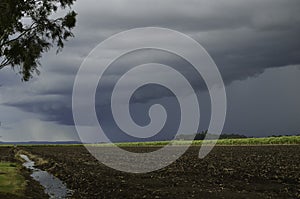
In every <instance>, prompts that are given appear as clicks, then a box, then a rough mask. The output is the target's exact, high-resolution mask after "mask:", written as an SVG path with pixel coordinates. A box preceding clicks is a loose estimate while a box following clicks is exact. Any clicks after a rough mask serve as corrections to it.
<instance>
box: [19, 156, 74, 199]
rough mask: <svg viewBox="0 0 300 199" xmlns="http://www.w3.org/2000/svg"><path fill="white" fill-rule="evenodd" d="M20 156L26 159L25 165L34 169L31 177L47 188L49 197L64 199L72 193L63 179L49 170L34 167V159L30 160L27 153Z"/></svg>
mask: <svg viewBox="0 0 300 199" xmlns="http://www.w3.org/2000/svg"><path fill="white" fill-rule="evenodd" d="M20 156H21V158H22V159H24V160H25V161H26V162H25V163H23V166H24V167H26V168H28V169H30V170H31V171H32V174H31V177H32V178H33V179H34V180H36V181H38V182H39V183H40V184H41V185H42V186H43V187H44V188H45V193H46V194H48V195H49V198H51V199H52V198H57V199H64V198H67V197H70V196H71V195H72V193H73V192H72V190H70V189H68V188H67V187H66V185H65V184H64V183H63V182H62V181H61V180H59V179H58V178H57V177H55V176H53V175H52V174H50V173H48V172H47V171H43V170H41V169H38V168H36V167H34V161H32V160H30V159H29V158H28V156H27V155H20Z"/></svg>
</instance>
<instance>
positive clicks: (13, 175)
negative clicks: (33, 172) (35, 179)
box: [0, 162, 26, 195]
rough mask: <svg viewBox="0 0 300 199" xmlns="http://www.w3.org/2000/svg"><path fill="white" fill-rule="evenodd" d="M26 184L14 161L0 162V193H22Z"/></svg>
mask: <svg viewBox="0 0 300 199" xmlns="http://www.w3.org/2000/svg"><path fill="white" fill-rule="evenodd" d="M25 186H26V182H25V178H24V177H23V176H22V175H21V174H20V168H19V167H18V166H17V165H16V164H15V163H10V162H0V193H1V194H13V195H22V193H23V191H24V189H25Z"/></svg>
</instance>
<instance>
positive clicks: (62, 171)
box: [22, 146, 300, 198]
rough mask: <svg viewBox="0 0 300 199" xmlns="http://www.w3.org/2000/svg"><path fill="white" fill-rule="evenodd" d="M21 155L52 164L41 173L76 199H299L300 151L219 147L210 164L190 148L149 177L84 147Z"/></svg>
mask: <svg viewBox="0 0 300 199" xmlns="http://www.w3.org/2000/svg"><path fill="white" fill-rule="evenodd" d="M22 149H23V150H26V151H28V152H30V153H32V154H35V155H37V156H38V157H42V158H44V159H45V160H48V163H45V164H43V165H40V167H42V168H43V169H46V170H48V171H49V172H51V173H52V174H54V175H56V176H57V177H59V178H60V179H61V180H63V181H64V182H66V183H67V185H68V187H69V188H70V189H72V190H74V191H75V193H74V195H73V198H300V146H234V147H230V146H225V147H223V146H217V147H215V148H214V150H213V151H212V152H211V153H210V154H209V155H208V156H207V157H206V158H205V159H198V151H199V147H191V148H190V149H189V150H188V151H187V152H186V153H185V155H183V156H182V157H181V158H180V159H178V160H177V161H176V162H174V163H173V164H171V165H170V166H168V167H166V168H164V169H161V170H159V171H155V172H151V173H147V174H129V173H124V172H120V171H116V170H113V169H111V168H108V167H106V166H105V165H103V164H101V163H99V162H98V161H97V160H96V159H95V158H93V156H91V155H90V154H89V153H88V151H87V150H86V149H85V148H84V147H78V146H74V147H70V146H68V147H63V146H62V147H24V148H22ZM128 150H130V151H136V152H145V151H148V150H149V148H143V147H135V148H128ZM151 150H153V149H151ZM112 155H113V154H112ZM45 162H47V161H45Z"/></svg>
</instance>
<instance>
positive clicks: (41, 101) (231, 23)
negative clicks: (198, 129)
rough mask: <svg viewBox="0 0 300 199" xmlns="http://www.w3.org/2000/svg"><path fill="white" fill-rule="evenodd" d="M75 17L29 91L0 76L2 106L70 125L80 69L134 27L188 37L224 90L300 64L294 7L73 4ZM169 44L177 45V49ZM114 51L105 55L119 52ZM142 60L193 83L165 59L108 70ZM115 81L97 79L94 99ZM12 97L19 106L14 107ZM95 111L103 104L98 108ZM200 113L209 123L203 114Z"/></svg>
mask: <svg viewBox="0 0 300 199" xmlns="http://www.w3.org/2000/svg"><path fill="white" fill-rule="evenodd" d="M75 9H76V10H77V12H78V24H77V27H76V29H75V32H74V33H75V36H76V37H75V38H74V39H71V40H70V41H69V42H68V43H66V47H65V49H64V51H63V52H62V53H61V54H59V55H55V53H54V51H53V52H52V51H51V52H50V53H48V54H46V55H45V56H44V57H43V59H42V65H43V67H42V75H41V76H40V77H39V78H38V79H37V80H34V81H32V83H30V84H27V85H26V87H27V88H28V87H30V89H27V90H26V91H24V90H23V91H22V89H20V86H19V81H18V80H16V79H17V78H15V77H14V76H13V75H9V76H7V75H6V73H7V72H6V71H4V72H2V71H1V73H0V84H1V83H2V82H3V84H4V85H3V87H4V88H1V87H0V89H2V90H3V91H4V90H7V91H6V92H5V93H8V92H10V94H8V96H6V97H5V99H6V100H4V102H5V103H4V105H6V106H13V107H17V108H19V109H21V110H23V111H26V112H31V113H37V114H39V115H40V116H41V119H43V120H45V121H55V122H57V123H59V124H66V125H73V121H72V112H71V103H72V99H71V95H72V87H73V81H74V78H75V75H76V72H77V70H78V68H79V66H80V64H81V62H82V61H83V60H84V58H85V57H86V56H87V55H88V54H89V52H90V51H91V50H92V49H93V48H94V47H95V46H96V45H97V44H98V43H99V42H101V41H103V40H104V39H106V38H107V37H109V36H111V35H112V34H115V33H118V32H120V31H123V30H127V29H131V28H136V27H146V26H160V27H165V28H171V29H175V30H178V31H181V32H183V33H185V34H188V35H189V36H191V37H192V38H194V39H195V40H197V41H198V42H199V43H200V44H202V45H203V46H204V47H205V49H206V50H207V51H208V52H209V54H210V55H211V56H212V58H213V59H214V61H215V62H216V64H217V66H218V68H219V69H220V72H221V74H222V77H223V79H224V82H225V84H226V85H227V87H230V83H232V82H234V81H237V80H245V79H249V78H252V77H256V76H258V75H259V74H262V73H263V72H264V71H265V70H266V69H268V68H277V67H283V66H288V65H292V64H300V39H299V35H300V26H299V24H300V14H299V10H300V2H299V0H253V1H247V0H227V1H217V0H212V1H208V0H191V1H186V0H175V1H174V0H164V1H161V0H155V1H149V0H125V1H115V0H109V1H108V0H107V1H98V0H79V1H77V3H76V5H75ZM145 39H146V38H145ZM166 39H168V38H166ZM131 42H137V41H134V40H132V41H131ZM170 42H171V43H172V44H174V45H176V41H170ZM118 47H119V46H118V45H116V46H115V49H110V50H115V51H118ZM104 56H105V55H104ZM149 60H152V61H153V60H156V61H157V62H158V63H166V64H167V65H172V66H173V67H175V68H177V69H182V71H181V72H183V73H184V72H186V75H187V76H188V75H189V74H190V76H191V78H192V81H194V82H197V81H198V80H197V79H193V76H192V73H193V72H192V71H191V70H188V71H184V69H185V68H186V65H187V64H186V65H185V64H184V63H182V62H180V60H179V59H178V58H174V56H172V55H170V54H163V56H162V55H159V53H157V52H156V53H153V52H152V53H151V52H150V53H149V51H148V52H144V53H142V52H141V53H140V54H138V53H137V54H136V55H135V56H134V55H133V56H127V57H124V58H123V59H120V60H119V62H117V63H116V65H117V66H116V67H115V68H118V67H120V68H121V67H124V66H131V65H134V64H136V63H142V62H146V63H147V61H149ZM120 75H121V73H120V71H119V70H117V69H116V70H113V71H110V73H108V74H107V75H106V76H104V80H105V81H104V82H103V86H104V88H103V90H102V91H103V92H101V93H97V96H96V98H99V96H105V95H109V94H110V89H109V88H110V87H111V83H112V79H113V78H116V77H119V76H120ZM139 77H140V78H142V77H143V74H141V75H140V76H139ZM86 79H87V81H88V76H87V77H86ZM23 87H24V86H22V88H23ZM195 89H196V90H197V92H198V93H199V95H201V93H202V92H205V86H204V84H203V83H200V84H198V85H195ZM14 90H15V91H14ZM12 92H15V93H20V94H19V95H20V96H22V95H24V96H26V99H22V98H21V97H20V98H21V100H20V99H19V100H18V97H16V95H17V94H11V93H12ZM2 93H4V92H2ZM260 95H263V93H260ZM9 96H11V97H9ZM49 96H50V97H49ZM51 96H52V97H51ZM164 97H169V95H168V94H167V93H162V92H160V91H159V90H155V89H153V90H152V91H147V92H146V93H144V94H142V93H138V94H137V95H136V96H134V98H133V102H134V103H144V104H147V103H150V102H151V100H155V99H156V98H164ZM1 103H2V101H1ZM246 104H247V103H246ZM283 104H286V103H285V102H283ZM205 105H209V102H206V103H205ZM97 106H98V107H101V106H107V104H106V103H105V102H102V101H97ZM106 108H107V107H106ZM206 111H207V112H206V114H207V115H209V110H206ZM229 111H230V110H229ZM236 115H238V114H236ZM236 115H235V116H233V118H236V117H237V116H236ZM270 117H271V115H270ZM229 121H230V120H229ZM231 123H232V124H233V123H234V121H231ZM255 128H256V127H255V126H254V127H253V129H255ZM229 130H230V129H229Z"/></svg>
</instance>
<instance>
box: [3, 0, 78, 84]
mask: <svg viewBox="0 0 300 199" xmlns="http://www.w3.org/2000/svg"><path fill="white" fill-rule="evenodd" d="M74 2H75V0H1V1H0V69H2V68H4V67H6V66H11V67H13V68H15V66H17V69H18V72H19V73H20V74H21V75H22V79H23V80H24V81H28V80H29V79H30V78H31V77H32V75H33V74H34V73H36V74H39V70H38V66H39V59H40V58H41V56H42V54H43V53H44V52H46V51H48V50H49V49H50V48H51V47H52V46H53V44H54V45H56V46H57V52H59V51H60V50H61V49H62V48H63V47H64V41H66V40H67V39H68V38H69V37H73V34H72V32H71V29H72V28H74V27H75V23H76V13H75V12H74V11H73V10H70V11H68V13H66V14H64V16H62V17H57V18H54V17H53V16H54V15H53V14H54V13H57V11H58V10H59V9H65V8H67V7H69V8H70V7H71V5H72V4H73V3H74Z"/></svg>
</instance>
